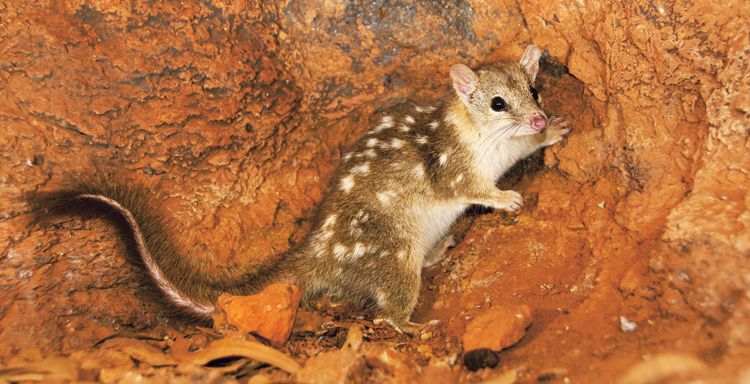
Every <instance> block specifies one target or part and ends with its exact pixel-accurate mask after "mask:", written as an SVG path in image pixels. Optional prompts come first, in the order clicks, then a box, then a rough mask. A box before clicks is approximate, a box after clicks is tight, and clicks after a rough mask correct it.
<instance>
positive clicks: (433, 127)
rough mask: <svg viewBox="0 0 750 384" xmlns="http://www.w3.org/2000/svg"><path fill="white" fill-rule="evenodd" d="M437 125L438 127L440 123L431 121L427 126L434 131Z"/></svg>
mask: <svg viewBox="0 0 750 384" xmlns="http://www.w3.org/2000/svg"><path fill="white" fill-rule="evenodd" d="M438 125H440V123H438V122H437V121H433V122H432V123H430V124H429V126H430V129H435V128H437V127H438Z"/></svg>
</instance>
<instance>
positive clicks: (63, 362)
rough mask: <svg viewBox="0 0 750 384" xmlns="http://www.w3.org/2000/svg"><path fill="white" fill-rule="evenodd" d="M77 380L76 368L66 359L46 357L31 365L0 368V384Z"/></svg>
mask: <svg viewBox="0 0 750 384" xmlns="http://www.w3.org/2000/svg"><path fill="white" fill-rule="evenodd" d="M51 379H56V380H71V381H73V380H77V379H78V367H77V366H76V364H75V363H74V362H73V361H71V360H70V359H68V358H64V357H48V358H46V359H43V360H40V361H35V362H31V363H26V364H21V365H17V366H13V367H6V368H0V382H5V381H9V382H15V381H42V380H44V381H47V380H51Z"/></svg>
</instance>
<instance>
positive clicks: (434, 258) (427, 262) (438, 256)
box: [422, 235, 456, 268]
mask: <svg viewBox="0 0 750 384" xmlns="http://www.w3.org/2000/svg"><path fill="white" fill-rule="evenodd" d="M455 245H456V240H455V239H454V238H453V235H448V236H446V237H445V238H444V239H443V240H442V241H440V242H439V243H438V244H437V245H436V246H435V247H434V248H432V250H431V251H430V252H429V253H428V254H427V256H425V258H424V261H423V262H422V268H427V267H431V266H433V265H435V264H437V263H439V262H441V261H442V260H443V259H444V258H445V255H446V253H447V252H448V248H451V247H453V246H455Z"/></svg>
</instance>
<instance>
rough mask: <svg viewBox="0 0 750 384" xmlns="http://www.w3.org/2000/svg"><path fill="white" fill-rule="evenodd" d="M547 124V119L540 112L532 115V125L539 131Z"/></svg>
mask: <svg viewBox="0 0 750 384" xmlns="http://www.w3.org/2000/svg"><path fill="white" fill-rule="evenodd" d="M546 126H547V119H546V118H545V117H544V116H542V115H540V114H539V113H534V115H533V116H531V127H532V128H534V129H536V130H537V131H541V130H542V129H544V127H546Z"/></svg>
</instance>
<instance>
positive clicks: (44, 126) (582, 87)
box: [0, 0, 750, 384]
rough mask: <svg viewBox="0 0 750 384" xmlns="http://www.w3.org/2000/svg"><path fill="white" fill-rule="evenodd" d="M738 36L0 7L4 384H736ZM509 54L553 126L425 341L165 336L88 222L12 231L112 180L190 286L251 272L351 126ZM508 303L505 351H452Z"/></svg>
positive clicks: (567, 20) (429, 298) (434, 293)
mask: <svg viewBox="0 0 750 384" xmlns="http://www.w3.org/2000/svg"><path fill="white" fill-rule="evenodd" d="M749 21H750V2H747V1H741V0H740V1H728V2H715V1H714V2H710V1H702V0H701V1H692V2H657V1H649V2H643V3H642V4H637V2H634V3H633V4H630V3H628V4H622V3H621V2H613V3H611V4H607V3H597V2H592V3H589V2H582V1H561V2H544V1H533V0H532V1H521V2H512V1H497V2H485V1H479V0H467V1H435V2H417V1H409V0H407V1H405V2H402V3H398V4H397V3H395V2H390V1H359V0H354V1H351V2H335V1H327V0H313V1H291V0H287V1H283V0H282V1H273V2H270V1H264V2H261V1H252V0H250V1H246V2H224V1H200V2H198V1H196V2H188V1H185V2H179V3H178V2H174V3H158V2H157V3H154V2H150V1H131V2H128V3H122V2H108V1H99V2H85V1H69V2H43V1H42V2H37V1H30V2H20V1H15V2H0V124H1V125H2V127H3V129H2V131H1V132H0V148H3V151H2V152H0V383H2V382H15V381H29V382H33V381H64V380H70V381H101V382H118V381H119V382H143V381H147V382H234V381H240V382H252V383H263V382H342V383H343V382H404V383H416V382H430V383H431V384H435V383H441V382H483V381H487V382H493V383H512V382H521V383H531V382H560V383H569V382H592V383H593V382H623V383H657V382H675V383H678V382H686V381H689V380H695V381H696V382H720V383H724V382H727V383H734V382H750V365H749V364H748V363H747V362H748V361H750V211H748V207H749V206H750V197H749V196H750V195H749V194H748V188H750V141H748V137H749V136H750V128H749V127H750V98H748V96H747V95H749V94H750V60H749V59H748V57H749V56H748V55H750V27H748V25H750V22H749ZM529 43H534V44H536V45H538V46H539V47H541V48H542V49H544V50H545V56H544V57H543V63H542V68H541V74H540V78H539V79H538V80H537V83H538V84H537V85H538V87H537V88H538V89H539V91H540V94H541V95H542V97H543V102H544V105H545V109H546V110H548V111H549V112H551V113H554V114H557V115H561V116H564V117H565V118H566V119H567V120H568V121H570V122H571V124H572V126H573V132H572V133H571V134H570V135H569V137H568V138H567V139H566V140H565V141H564V142H563V143H561V144H560V145H557V146H555V147H551V148H548V149H546V150H545V151H544V153H539V154H536V155H534V156H532V157H531V158H530V159H528V160H526V161H524V162H522V163H521V164H519V165H518V166H517V167H516V168H515V169H514V170H513V171H512V172H511V173H510V174H509V175H508V176H507V177H505V178H504V179H503V180H501V181H500V183H499V185H500V186H501V187H503V188H512V189H515V190H517V191H519V192H521V194H522V195H523V196H524V198H525V201H526V205H525V207H524V208H523V210H522V211H521V212H520V213H519V214H518V215H508V214H505V213H500V212H489V211H484V210H480V209H475V210H472V211H471V212H470V213H469V214H468V215H467V217H465V218H463V219H462V220H461V222H460V223H458V225H457V226H456V228H455V229H454V234H455V236H456V238H457V239H459V242H458V244H457V245H456V247H455V248H453V249H451V250H450V252H449V254H448V257H447V258H446V259H445V260H444V261H443V262H441V263H440V264H438V265H436V266H433V267H431V268H430V269H428V270H426V271H425V273H424V278H423V288H422V293H421V295H420V303H419V305H418V308H417V311H416V313H415V314H414V316H413V320H415V321H421V322H426V321H429V320H433V319H436V320H440V324H439V325H437V326H435V327H434V328H433V329H432V330H431V331H430V332H429V333H425V334H423V335H422V336H421V337H417V338H413V337H410V336H406V335H401V334H398V333H396V332H395V331H393V330H392V329H391V328H389V327H388V326H386V325H383V324H374V323H373V322H371V321H369V320H367V319H366V318H363V317H358V316H359V314H357V313H356V312H347V311H343V312H342V311H341V310H333V309H330V308H329V309H321V310H319V311H317V312H301V313H299V314H298V324H297V327H296V328H295V331H294V332H293V334H292V336H291V339H290V341H289V342H287V343H286V344H285V345H284V346H283V347H281V348H279V349H278V351H275V350H272V349H269V348H264V347H263V346H262V345H259V343H258V342H257V341H255V340H254V339H253V338H252V337H251V336H249V335H246V334H242V333H236V332H235V333H233V332H229V333H227V332H220V331H219V330H216V329H212V328H209V327H206V326H204V325H201V324H196V323H194V322H187V321H184V320H181V319H177V318H174V317H171V316H170V315H169V313H167V312H166V311H165V310H164V309H163V308H162V307H161V306H160V305H159V301H158V300H157V299H154V297H153V296H152V295H151V294H149V289H148V283H147V282H145V281H144V280H143V278H142V277H143V273H142V271H140V270H139V268H138V267H136V266H134V265H132V264H131V263H129V262H128V257H127V254H128V252H127V251H126V248H125V244H124V243H123V242H122V240H121V238H120V234H119V233H118V232H117V231H115V230H114V228H113V227H112V226H111V225H110V224H109V223H108V222H106V221H104V220H101V219H97V218H86V219H81V218H76V217H67V218H61V219H59V220H56V221H55V222H54V223H53V225H51V226H47V225H40V224H39V223H35V222H33V220H32V217H33V215H32V208H31V206H30V204H29V203H28V201H27V199H26V196H28V194H29V193H32V192H35V191H48V190H54V189H55V188H56V187H59V186H60V183H61V182H63V181H64V179H65V178H66V176H69V175H71V174H75V173H90V172H92V170H93V169H94V168H95V167H110V168H116V169H118V170H119V171H120V172H122V173H124V174H126V175H127V176H128V177H129V179H131V180H132V182H133V183H136V184H138V185H142V186H144V187H146V188H148V190H149V191H151V193H152V197H153V201H151V202H149V204H151V205H152V206H153V207H154V209H156V210H157V211H158V213H160V214H162V215H163V216H164V217H167V218H169V225H168V227H167V228H165V229H164V230H165V231H166V232H167V233H168V234H170V235H171V236H172V237H173V238H176V239H178V241H179V243H180V245H181V247H182V248H183V249H186V250H192V253H193V254H196V255H198V256H197V257H200V258H201V260H203V261H205V262H206V263H207V265H209V266H213V267H214V268H218V267H223V268H227V267H229V268H231V267H232V266H236V265H239V264H240V263H243V262H245V261H247V260H250V262H253V263H258V264H260V263H262V262H263V261H264V260H267V259H270V258H272V257H274V256H275V255H278V254H280V253H282V252H284V251H285V250H287V249H289V247H292V246H294V244H295V243H296V242H298V241H300V239H301V238H302V236H303V235H304V233H305V231H306V230H307V228H308V226H309V221H310V219H311V218H312V216H313V215H314V212H315V206H316V204H317V202H319V201H320V199H321V196H322V194H323V193H324V190H325V187H326V183H327V182H328V180H329V178H330V176H331V174H332V173H333V170H334V169H335V167H336V164H337V162H338V160H339V158H340V157H341V154H342V153H344V152H345V151H346V149H347V148H348V146H349V145H350V144H351V143H352V142H353V141H354V140H356V139H357V138H358V137H359V136H360V135H361V134H362V133H363V132H365V131H366V130H368V129H369V128H371V126H372V125H373V122H374V121H375V118H374V117H373V116H377V114H378V113H380V112H382V111H384V110H386V109H387V108H389V107H390V106H392V105H395V104H398V103H400V102H403V101H406V100H420V101H421V100H426V101H430V100H437V99H439V98H441V97H443V96H444V95H446V94H447V92H449V91H450V89H449V85H448V84H449V83H448V76H447V73H448V68H449V67H450V66H451V65H452V64H454V63H456V62H464V63H466V64H468V65H477V64H481V63H485V62H491V61H493V60H499V59H513V60H517V59H518V58H519V57H520V54H521V53H522V52H523V49H524V47H525V46H526V45H527V44H529ZM524 305H525V306H528V308H529V309H530V313H531V315H530V319H531V325H530V326H529V327H528V329H526V332H525V335H524V336H523V338H522V339H521V340H520V342H519V343H517V344H516V345H514V346H512V347H510V348H508V349H504V350H502V351H500V352H499V353H489V352H482V351H478V352H477V354H471V355H470V356H468V357H467V355H469V354H467V353H465V351H464V348H463V345H462V343H463V335H464V333H465V332H466V330H467V325H468V324H471V323H472V320H476V319H480V318H483V317H487V316H490V315H488V314H492V313H495V312H494V311H495V310H496V309H504V308H520V307H522V306H524ZM466 352H468V351H466ZM467 359H468V360H472V359H474V360H477V359H478V360H481V361H482V362H483V365H485V366H489V367H486V368H482V369H478V370H475V371H473V370H471V369H469V368H470V367H471V366H472V363H471V362H467ZM474 360H472V361H474ZM480 365H482V364H480Z"/></svg>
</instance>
